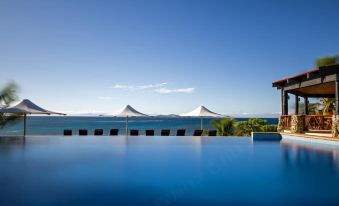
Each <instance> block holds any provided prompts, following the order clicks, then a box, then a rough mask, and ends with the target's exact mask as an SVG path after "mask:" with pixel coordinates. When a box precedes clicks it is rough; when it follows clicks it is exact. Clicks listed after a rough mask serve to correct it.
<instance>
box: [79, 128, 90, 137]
mask: <svg viewBox="0 0 339 206" xmlns="http://www.w3.org/2000/svg"><path fill="white" fill-rule="evenodd" d="M87 134H88V131H87V129H79V136H87Z"/></svg>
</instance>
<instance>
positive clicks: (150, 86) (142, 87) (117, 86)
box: [112, 82, 167, 90]
mask: <svg viewBox="0 0 339 206" xmlns="http://www.w3.org/2000/svg"><path fill="white" fill-rule="evenodd" d="M166 85H167V83H166V82H163V83H160V84H147V85H139V86H134V85H125V84H115V85H114V86H113V87H112V88H113V89H126V90H147V89H154V88H159V87H163V86H166Z"/></svg>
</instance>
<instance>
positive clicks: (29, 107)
mask: <svg viewBox="0 0 339 206" xmlns="http://www.w3.org/2000/svg"><path fill="white" fill-rule="evenodd" d="M0 113H13V114H23V115H24V137H26V125H27V114H47V115H51V114H58V115H65V114H62V113H58V112H52V111H49V110H46V109H43V108H41V107H39V106H37V105H36V104H34V103H33V102H31V101H30V100H28V99H24V100H21V101H19V102H17V103H15V104H14V105H10V106H8V107H5V108H3V109H0Z"/></svg>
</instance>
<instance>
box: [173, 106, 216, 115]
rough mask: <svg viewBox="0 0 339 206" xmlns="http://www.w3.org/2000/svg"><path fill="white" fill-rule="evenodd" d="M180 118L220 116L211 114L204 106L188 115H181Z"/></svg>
mask: <svg viewBox="0 0 339 206" xmlns="http://www.w3.org/2000/svg"><path fill="white" fill-rule="evenodd" d="M180 116H183V117H221V116H222V115H221V114H218V113H215V112H212V111H210V110H209V109H207V108H206V107H204V106H199V107H198V108H196V109H195V110H193V111H191V112H189V113H185V114H181V115H180Z"/></svg>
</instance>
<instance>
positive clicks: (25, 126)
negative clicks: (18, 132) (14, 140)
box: [24, 114, 27, 138]
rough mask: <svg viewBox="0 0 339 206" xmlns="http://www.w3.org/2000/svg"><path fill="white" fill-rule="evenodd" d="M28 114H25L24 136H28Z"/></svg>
mask: <svg viewBox="0 0 339 206" xmlns="http://www.w3.org/2000/svg"><path fill="white" fill-rule="evenodd" d="M26 128H27V114H24V138H25V137H26Z"/></svg>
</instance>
